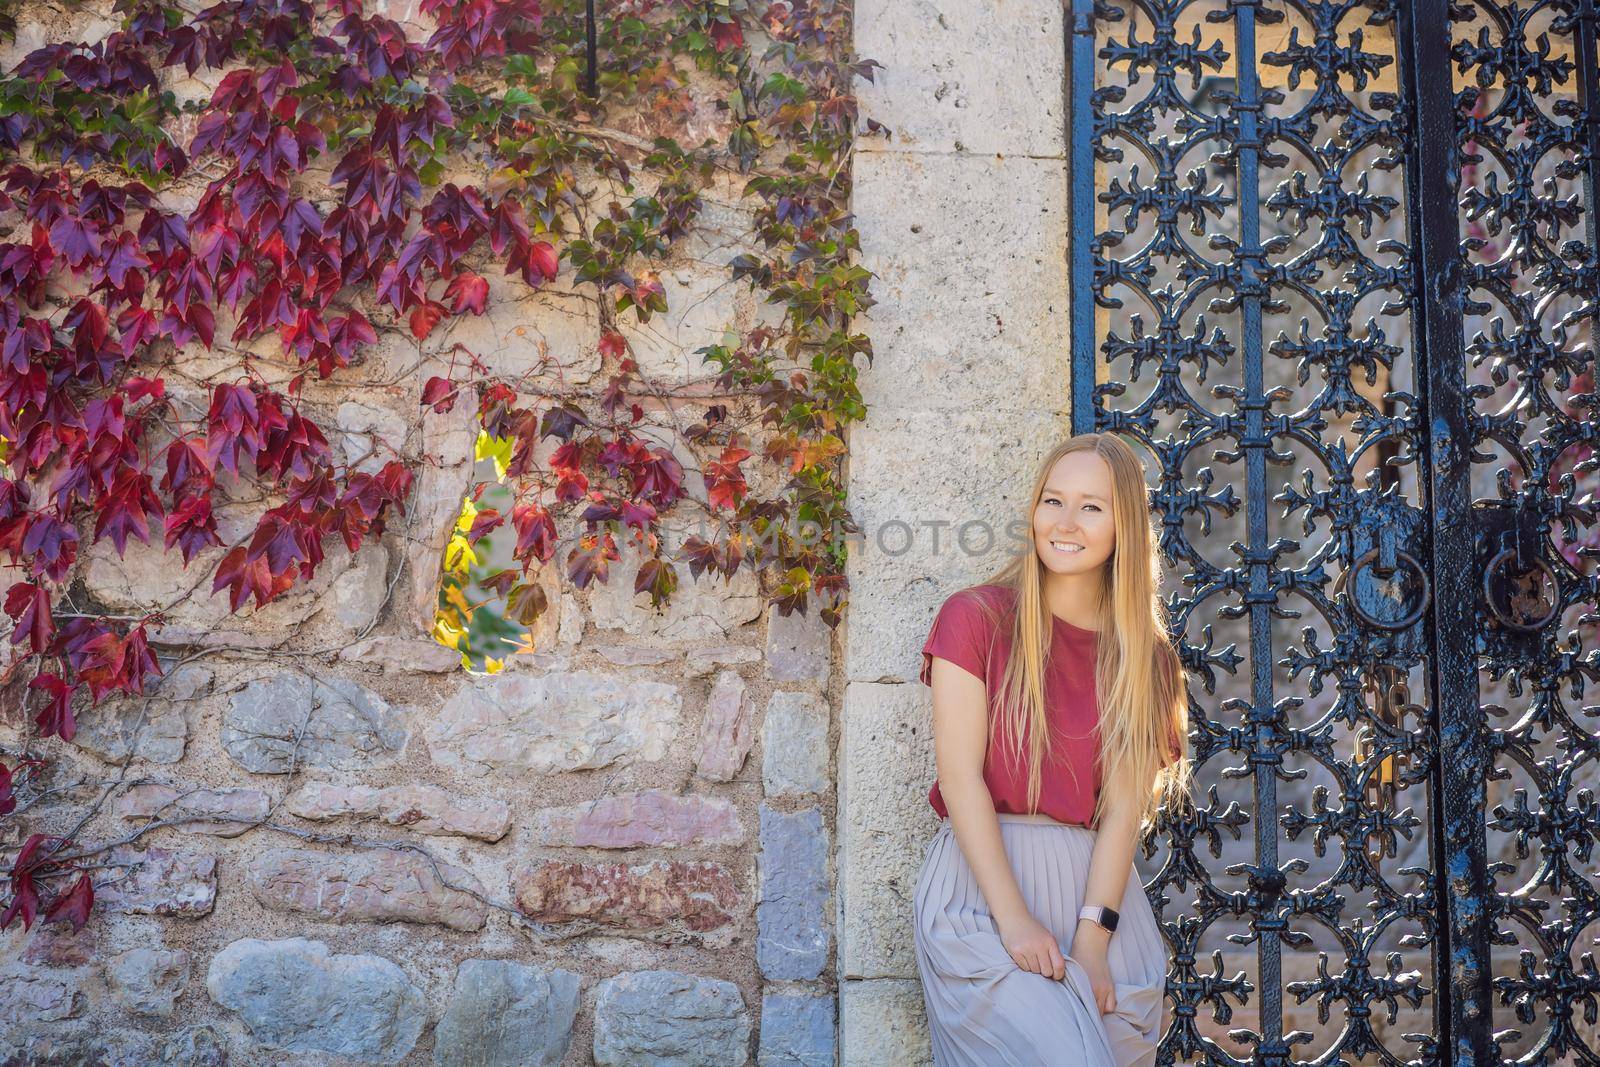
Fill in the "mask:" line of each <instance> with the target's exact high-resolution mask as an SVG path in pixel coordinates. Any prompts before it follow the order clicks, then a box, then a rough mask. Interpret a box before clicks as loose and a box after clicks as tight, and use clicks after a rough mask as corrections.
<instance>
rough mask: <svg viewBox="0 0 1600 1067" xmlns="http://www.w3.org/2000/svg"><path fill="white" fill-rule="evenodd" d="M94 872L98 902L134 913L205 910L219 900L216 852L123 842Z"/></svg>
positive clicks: (198, 912) (110, 908)
mask: <svg viewBox="0 0 1600 1067" xmlns="http://www.w3.org/2000/svg"><path fill="white" fill-rule="evenodd" d="M106 864H107V867H106V869H105V870H104V871H101V872H99V873H98V874H96V876H95V886H94V902H95V907H97V908H103V909H105V910H106V911H107V912H126V913H129V914H132V915H175V916H182V917H184V918H193V917H196V916H200V915H207V914H209V913H210V911H211V907H212V905H213V904H215V903H216V899H217V857H215V856H213V855H210V854H209V853H203V852H184V851H180V850H178V849H167V848H148V849H145V850H144V851H142V852H141V851H139V850H137V849H134V848H130V847H128V846H127V845H122V846H119V847H117V848H114V849H112V850H111V852H110V853H109V854H108V855H107V856H106Z"/></svg>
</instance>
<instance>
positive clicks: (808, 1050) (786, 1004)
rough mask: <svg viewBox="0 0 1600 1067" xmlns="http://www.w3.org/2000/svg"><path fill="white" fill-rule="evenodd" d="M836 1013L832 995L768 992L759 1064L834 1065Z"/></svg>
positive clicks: (768, 1066) (759, 1066) (760, 1066)
mask: <svg viewBox="0 0 1600 1067" xmlns="http://www.w3.org/2000/svg"><path fill="white" fill-rule="evenodd" d="M834 1015H835V1008H834V1001H833V998H832V997H829V996H821V997H815V996H811V995H809V994H804V993H767V994H766V995H764V996H763V997H762V998H761V1043H760V1045H759V1046H758V1048H757V1050H756V1067H833V1061H834V1045H835V1041H834V1032H835V1024H834Z"/></svg>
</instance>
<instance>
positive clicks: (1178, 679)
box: [979, 433, 1191, 825]
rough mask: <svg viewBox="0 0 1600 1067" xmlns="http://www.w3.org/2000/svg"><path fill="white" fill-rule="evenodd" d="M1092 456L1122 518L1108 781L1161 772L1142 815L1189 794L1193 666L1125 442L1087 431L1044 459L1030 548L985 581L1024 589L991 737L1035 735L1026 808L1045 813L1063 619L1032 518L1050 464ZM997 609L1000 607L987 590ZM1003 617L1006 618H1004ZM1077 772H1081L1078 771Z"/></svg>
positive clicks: (1105, 678)
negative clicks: (1179, 638)
mask: <svg viewBox="0 0 1600 1067" xmlns="http://www.w3.org/2000/svg"><path fill="white" fill-rule="evenodd" d="M1074 452H1093V453H1094V454H1095V455H1097V456H1099V457H1100V458H1101V459H1103V460H1104V461H1105V463H1106V466H1107V467H1109V468H1110V469H1111V484H1112V499H1111V512H1112V523H1113V527H1114V529H1115V531H1116V544H1115V547H1114V548H1113V549H1112V552H1111V558H1110V559H1108V560H1107V561H1106V564H1105V566H1104V567H1102V568H1101V575H1102V580H1103V582H1104V585H1103V586H1102V588H1101V594H1102V595H1101V597H1100V604H1101V613H1102V614H1101V617H1100V619H1099V620H1097V623H1096V627H1095V628H1096V629H1097V630H1098V631H1099V633H1100V639H1099V641H1098V652H1097V654H1096V657H1095V687H1096V691H1097V693H1098V694H1099V704H1100V728H1099V729H1100V767H1101V781H1102V782H1112V781H1145V780H1147V779H1148V778H1149V777H1150V775H1152V774H1154V775H1155V785H1154V787H1153V788H1152V790H1151V792H1150V793H1149V795H1147V796H1145V797H1142V798H1141V805H1140V811H1139V821H1140V823H1141V825H1143V824H1145V823H1147V822H1148V821H1150V819H1151V818H1152V817H1154V816H1155V815H1156V813H1157V812H1159V811H1161V810H1163V809H1166V808H1169V807H1171V806H1174V805H1175V804H1176V803H1177V802H1179V801H1181V800H1184V799H1186V798H1187V797H1188V792H1189V785H1190V777H1191V769H1190V766H1189V751H1188V748H1189V746H1188V736H1189V694H1188V686H1187V679H1186V678H1185V676H1184V673H1183V664H1182V662H1181V660H1180V659H1179V658H1178V653H1177V651H1176V650H1175V649H1174V648H1173V647H1172V641H1171V638H1170V636H1169V630H1168V616H1167V610H1166V605H1165V604H1164V603H1162V601H1161V596H1160V588H1159V587H1160V580H1159V577H1158V576H1159V575H1160V573H1161V561H1160V557H1159V555H1158V550H1157V547H1156V537H1155V533H1154V530H1153V529H1152V523H1151V516H1150V508H1149V504H1148V496H1147V494H1148V489H1147V488H1146V485H1145V477H1144V464H1143V463H1142V462H1140V460H1139V457H1138V455H1137V454H1136V453H1135V452H1134V451H1133V449H1132V447H1130V446H1129V445H1128V444H1127V442H1125V441H1123V440H1122V438H1120V437H1118V436H1116V435H1114V434H1109V433H1086V434H1078V435H1077V436H1074V437H1069V438H1067V439H1066V440H1064V441H1062V442H1061V443H1060V444H1058V445H1056V446H1055V447H1054V448H1052V449H1051V450H1050V452H1049V453H1048V454H1047V455H1046V456H1045V457H1044V459H1043V461H1041V463H1040V464H1039V469H1038V472H1037V473H1036V474H1035V476H1034V479H1033V491H1032V492H1031V493H1029V494H1028V496H1027V505H1026V510H1025V512H1024V515H1023V523H1022V528H1023V529H1024V530H1026V531H1027V545H1026V548H1025V549H1024V550H1022V551H1019V552H1018V553H1017V554H1016V555H1015V556H1014V557H1013V558H1012V559H1011V560H1010V561H1008V562H1007V563H1006V564H1005V565H1004V566H1002V567H1001V568H1000V569H999V570H998V571H996V572H995V573H994V574H992V575H991V576H990V577H989V579H988V580H987V582H986V583H985V584H991V585H1000V586H1005V587H1007V588H1009V589H1011V590H1012V591H1013V592H1014V593H1015V594H1016V596H1015V599H1014V601H1013V603H1014V604H1015V605H1016V611H1015V613H1014V615H1013V617H1012V619H1011V648H1012V654H1011V658H1010V661H1009V662H1008V663H1007V664H1006V668H1005V674H1004V676H1003V679H1002V682H1001V690H1000V698H999V701H998V703H999V705H1000V708H999V712H998V714H997V715H996V716H994V717H993V718H992V719H991V721H990V724H989V732H990V743H991V744H993V743H995V742H996V741H998V742H1000V743H1001V744H1006V745H1009V746H1010V748H1011V751H1012V752H1014V753H1017V754H1019V755H1020V754H1021V752H1020V749H1021V740H1020V739H1021V738H1022V737H1023V736H1024V734H1026V736H1027V739H1028V752H1027V760H1028V808H1029V810H1030V811H1037V810H1038V803H1039V792H1040V788H1041V784H1042V780H1043V773H1044V772H1043V768H1044V764H1045V762H1046V760H1047V759H1048V758H1049V755H1050V749H1051V739H1050V730H1049V726H1048V723H1049V720H1048V718H1047V717H1046V714H1045V695H1044V672H1045V662H1046V659H1047V658H1048V655H1049V649H1050V645H1051V634H1052V626H1053V622H1052V619H1051V613H1050V610H1049V608H1048V607H1047V606H1046V605H1045V601H1044V576H1045V566H1044V562H1043V561H1042V560H1041V559H1040V558H1039V551H1038V544H1037V543H1036V542H1035V540H1034V536H1033V515H1034V510H1035V509H1036V508H1037V507H1038V505H1039V499H1040V497H1041V496H1042V495H1043V492H1044V484H1045V481H1046V480H1047V479H1048V478H1049V476H1050V470H1051V468H1053V467H1054V466H1055V464H1056V462H1057V461H1058V460H1059V459H1061V457H1062V456H1066V455H1069V454H1071V453H1074ZM979 602H980V605H981V606H982V608H983V610H985V611H986V612H988V613H989V614H990V615H991V616H992V617H993V616H995V609H994V608H993V606H992V605H990V604H988V603H987V602H986V601H984V600H983V599H982V598H980V601H979ZM994 621H996V622H999V621H1000V620H999V619H998V617H995V620H994ZM1169 731H1176V733H1177V736H1178V740H1179V743H1180V745H1181V746H1182V754H1181V755H1180V757H1179V759H1178V761H1177V762H1176V763H1174V764H1173V765H1172V766H1170V767H1167V768H1165V769H1164V770H1158V768H1160V767H1161V763H1162V761H1163V758H1164V753H1165V751H1166V748H1167V743H1168V736H1169ZM1069 772H1071V773H1074V774H1075V773H1076V771H1075V770H1074V769H1073V768H1070V767H1069ZM1107 792H1108V791H1107V790H1105V789H1102V790H1101V791H1100V797H1099V802H1098V803H1097V804H1096V807H1095V812H1094V822H1095V823H1096V824H1098V823H1099V821H1100V815H1101V813H1102V811H1103V809H1104V806H1105V797H1106V795H1107Z"/></svg>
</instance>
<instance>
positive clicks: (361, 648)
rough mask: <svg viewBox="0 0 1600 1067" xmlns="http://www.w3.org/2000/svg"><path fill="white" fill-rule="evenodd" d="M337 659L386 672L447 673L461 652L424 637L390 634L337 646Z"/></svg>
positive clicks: (454, 668)
mask: <svg viewBox="0 0 1600 1067" xmlns="http://www.w3.org/2000/svg"><path fill="white" fill-rule="evenodd" d="M339 661H340V662H341V663H354V664H359V665H361V666H367V667H381V668H382V669H383V672H384V673H385V674H405V673H407V672H410V671H421V672H423V673H424V674H449V673H450V672H452V671H458V670H460V669H461V653H459V652H457V651H455V650H454V649H450V648H446V647H444V646H443V645H441V644H439V642H437V641H429V640H427V639H425V638H420V637H394V636H391V635H385V636H380V637H369V638H367V639H366V640H365V641H357V642H356V643H355V644H353V645H350V646H349V647H348V648H343V649H340V650H339Z"/></svg>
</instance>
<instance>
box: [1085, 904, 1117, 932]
mask: <svg viewBox="0 0 1600 1067" xmlns="http://www.w3.org/2000/svg"><path fill="white" fill-rule="evenodd" d="M1078 918H1080V919H1088V920H1089V921H1090V922H1092V923H1099V924H1100V925H1101V926H1103V927H1105V928H1106V933H1108V934H1109V933H1114V932H1115V931H1116V929H1117V913H1116V912H1115V911H1114V910H1112V909H1111V908H1106V907H1100V906H1098V905H1095V904H1085V905H1084V906H1083V907H1082V909H1080V910H1079V912H1078Z"/></svg>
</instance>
